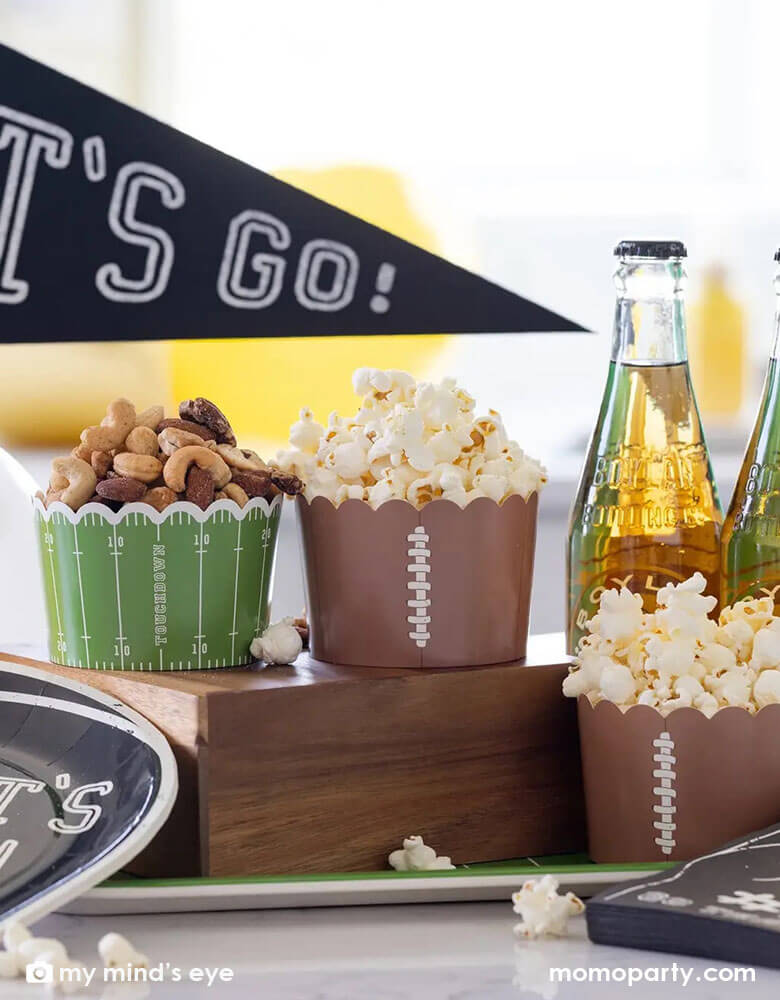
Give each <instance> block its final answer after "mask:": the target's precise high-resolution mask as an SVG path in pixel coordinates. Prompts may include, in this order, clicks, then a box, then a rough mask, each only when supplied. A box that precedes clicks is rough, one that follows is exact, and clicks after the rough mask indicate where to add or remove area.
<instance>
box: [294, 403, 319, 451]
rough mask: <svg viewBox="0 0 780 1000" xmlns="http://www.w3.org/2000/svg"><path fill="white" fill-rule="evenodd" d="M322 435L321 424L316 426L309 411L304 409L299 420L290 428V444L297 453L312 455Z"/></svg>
mask: <svg viewBox="0 0 780 1000" xmlns="http://www.w3.org/2000/svg"><path fill="white" fill-rule="evenodd" d="M324 433H325V428H324V427H323V426H322V424H318V423H317V421H316V420H315V419H314V414H313V413H312V412H311V410H310V409H308V408H307V407H304V408H303V409H302V410H301V412H300V419H299V420H298V422H297V423H295V424H293V425H292V427H291V428H290V444H291V445H292V446H293V448H297V449H298V450H299V451H304V452H308V453H309V454H311V455H313V454H315V452H316V451H317V448H318V447H319V444H320V439H321V438H322V436H323V434H324Z"/></svg>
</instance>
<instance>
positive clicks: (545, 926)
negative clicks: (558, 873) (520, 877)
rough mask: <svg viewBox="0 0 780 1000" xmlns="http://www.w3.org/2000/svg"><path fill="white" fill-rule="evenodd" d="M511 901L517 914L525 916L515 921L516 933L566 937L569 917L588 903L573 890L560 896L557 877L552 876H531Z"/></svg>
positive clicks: (531, 936)
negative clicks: (518, 921)
mask: <svg viewBox="0 0 780 1000" xmlns="http://www.w3.org/2000/svg"><path fill="white" fill-rule="evenodd" d="M512 903H513V904H514V911H515V913H518V914H519V915H520V916H521V917H522V919H521V921H520V923H519V924H515V928H514V931H515V934H516V935H517V936H518V937H522V938H529V939H530V938H536V937H541V936H543V935H548V934H549V935H554V936H556V937H564V936H565V935H566V933H567V930H568V926H567V925H568V921H569V917H573V916H576V915H577V914H579V913H583V912H584V910H585V904H584V903H583V902H582V900H581V899H580V898H579V897H578V896H575V895H574V893H573V892H567V893H566V894H565V895H564V896H561V895H559V893H558V880H557V879H555V878H553V876H552V875H544V876H543V877H542V878H532V879H529V880H528V881H527V882H525V883H524V884H523V888H522V889H521V890H520V892H515V893H513V894H512Z"/></svg>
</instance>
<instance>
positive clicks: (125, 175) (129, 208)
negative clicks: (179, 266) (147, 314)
mask: <svg viewBox="0 0 780 1000" xmlns="http://www.w3.org/2000/svg"><path fill="white" fill-rule="evenodd" d="M144 188H150V189H151V190H153V191H157V192H158V193H159V195H160V199H161V201H162V203H163V205H164V206H165V207H166V208H171V209H174V208H181V206H182V205H183V204H184V201H185V193H184V185H183V184H182V182H181V181H180V180H179V178H178V177H176V175H175V174H172V173H171V172H170V171H169V170H165V169H164V168H163V167H158V166H156V165H155V164H154V163H141V162H140V161H138V162H133V163H126V164H125V165H124V166H123V167H121V168H120V169H119V172H118V173H117V175H116V181H115V183H114V190H113V193H112V195H111V204H110V205H109V208H108V224H109V226H110V228H111V231H112V232H113V233H114V235H115V236H117V237H118V238H119V239H120V240H123V241H124V242H125V243H130V244H132V245H133V246H140V247H145V248H146V261H145V264H144V273H143V276H142V277H141V278H127V277H125V276H124V275H123V274H122V270H121V268H120V266H119V264H116V263H110V264H103V265H102V266H101V267H100V268H98V272H97V274H96V275H95V284H96V285H97V287H98V290H99V291H100V292H101V294H102V295H104V296H105V297H106V298H107V299H110V300H111V301H112V302H151V301H152V300H153V299H157V298H159V297H160V296H161V295H162V294H163V293H164V292H165V289H166V288H167V287H168V279H169V278H170V275H171V269H172V267H173V258H174V245H173V240H172V239H171V237H170V235H169V234H168V233H167V232H166V231H165V230H164V229H161V228H160V227H159V226H153V225H151V224H150V223H148V222H142V221H141V220H140V219H139V218H137V216H136V209H137V207H138V198H139V195H140V194H141V191H142V190H143V189H144Z"/></svg>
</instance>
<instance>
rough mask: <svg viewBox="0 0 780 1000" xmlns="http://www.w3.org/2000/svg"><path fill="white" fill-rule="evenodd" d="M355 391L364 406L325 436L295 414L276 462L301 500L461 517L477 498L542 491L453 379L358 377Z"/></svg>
mask: <svg viewBox="0 0 780 1000" xmlns="http://www.w3.org/2000/svg"><path fill="white" fill-rule="evenodd" d="M352 384H353V386H354V388H355V392H357V393H358V395H359V396H360V397H361V403H360V408H359V410H358V412H357V413H356V414H355V415H354V416H353V417H342V416H340V415H339V414H338V413H332V414H331V415H330V417H329V418H328V425H327V429H326V428H323V426H322V425H321V424H319V423H317V422H316V421H315V420H314V416H313V414H312V412H311V410H309V409H303V410H301V411H300V417H299V420H298V421H297V422H296V423H294V424H293V425H292V427H291V429H290V446H291V447H290V448H289V449H287V450H284V451H280V452H279V454H278V456H277V458H278V464H279V466H280V467H281V468H282V469H283V470H285V471H289V472H293V473H294V474H295V475H296V476H299V477H300V478H301V479H302V480H304V482H305V483H306V488H305V491H304V494H305V496H306V498H307V499H308V500H312V499H313V498H314V497H317V496H324V497H327V498H328V499H329V500H330V501H331V502H332V503H333V504H335V505H336V506H338V504H340V503H342V502H343V501H344V500H347V499H359V500H364V501H365V502H366V503H369V504H370V505H371V506H372V507H378V506H380V505H381V504H382V503H385V502H386V501H387V500H391V499H399V500H406V501H408V502H409V503H412V504H414V506H415V507H418V508H419V507H422V506H423V505H424V504H426V503H430V501H431V500H434V499H438V498H440V497H441V498H442V499H446V500H451V501H452V502H453V503H456V504H457V505H458V506H460V507H465V506H466V505H467V504H468V503H470V502H471V501H472V500H474V499H476V498H478V497H483V496H485V497H489V498H490V499H492V500H494V501H495V502H496V503H501V502H502V501H503V500H505V499H506V498H507V497H508V496H511V495H512V494H519V495H520V496H522V497H524V498H525V499H528V497H529V496H531V494H532V493H535V492H538V491H539V490H540V489H541V488H542V486H543V485H544V483H545V482H546V481H547V473H546V472H545V470H544V468H543V467H542V465H541V464H540V463H539V462H537V461H536V460H535V459H533V458H530V457H529V456H528V455H526V454H525V453H524V452H523V451H522V449H521V448H520V446H519V445H518V443H517V442H516V441H512V440H509V439H508V438H507V434H506V430H505V428H504V425H503V423H502V421H501V417H500V416H499V414H498V413H496V412H495V411H494V410H489V411H488V413H487V415H486V416H479V417H475V416H474V400H473V399H472V397H471V396H469V394H468V393H467V392H465V391H464V390H463V389H460V388H458V386H457V383H456V382H455V380H454V379H451V378H445V379H442V380H441V382H439V383H433V382H419V383H417V382H415V380H414V379H413V378H412V376H411V375H408V374H407V373H406V372H401V371H396V370H395V369H389V370H387V371H382V370H380V369H377V368H358V369H357V371H356V372H355V373H354V375H353V377H352ZM345 487H355V489H354V490H352V489H345ZM357 487H360V492H359V491H358V489H357Z"/></svg>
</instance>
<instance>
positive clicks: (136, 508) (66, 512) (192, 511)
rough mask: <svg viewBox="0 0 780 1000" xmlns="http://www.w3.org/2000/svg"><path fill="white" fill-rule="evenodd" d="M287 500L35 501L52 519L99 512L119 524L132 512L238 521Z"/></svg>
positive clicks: (157, 519)
mask: <svg viewBox="0 0 780 1000" xmlns="http://www.w3.org/2000/svg"><path fill="white" fill-rule="evenodd" d="M283 502H284V494H282V493H277V495H276V496H275V497H274V498H273V499H272V500H271V502H270V503H269V502H268V500H266V499H265V498H264V497H251V498H250V500H249V502H248V503H246V504H245V505H244V506H243V507H239V506H238V504H237V503H236V501H235V500H215V501H214V502H213V503H210V504H209V505H208V507H207V508H206V509H205V510H201V508H200V507H198V506H197V504H194V503H191V502H190V501H189V500H177V501H176V502H175V503H172V504H170V506H168V507H166V508H165V510H163V511H158V510H155V509H154V507H152V506H151V504H148V503H144V502H143V501H142V500H138V501H134V502H133V503H126V504H125V505H124V506H123V507H122V508H121V509H120V510H117V511H114V510H111V508H110V507H107V506H106V505H105V504H102V503H92V502H90V503H85V504H84V506H83V507H79V509H78V510H72V509H71V508H70V507H68V505H67V504H64V503H63V502H62V501H61V500H55V501H54V503H52V504H50V505H49V506H48V507H46V506H45V505H44V503H43V501H42V500H41V499H40V497H33V501H32V505H33V509H34V510H37V511H38V513H39V514H40V515H41V517H42V518H43V519H44V521H48V520H49V519H50V518H51V516H52V514H62V515H63V516H64V517H65V518H66V520H68V521H70V523H71V524H80V523H81V522H82V521H83V520H84V518H85V517H86V516H87V515H88V514H97V515H98V517H101V518H103V520H105V521H108V522H109V524H119V523H120V522H121V521H124V520H125V519H126V518H128V517H129V516H130V515H131V514H142V515H143V516H144V517H146V518H148V519H149V520H150V521H151V522H152V523H153V524H163V523H164V522H165V521H167V520H168V519H169V518H171V517H173V516H174V515H175V514H188V515H189V516H190V517H191V518H193V519H194V520H195V521H197V522H198V523H204V522H205V521H207V520H209V518H211V517H212V515H213V514H214V513H215V512H217V511H220V510H224V511H226V512H227V513H228V514H229V515H230V516H231V517H233V518H234V519H235V520H237V521H243V520H244V518H245V517H247V516H248V514H249V512H250V511H252V510H261V511H262V512H263V513H264V514H265V515H266V517H270V516H271V514H272V513H273V511H274V510H275V509H276V508H277V507H281V505H282V503H283Z"/></svg>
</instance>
